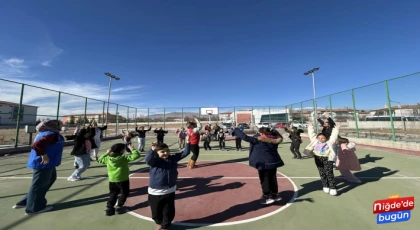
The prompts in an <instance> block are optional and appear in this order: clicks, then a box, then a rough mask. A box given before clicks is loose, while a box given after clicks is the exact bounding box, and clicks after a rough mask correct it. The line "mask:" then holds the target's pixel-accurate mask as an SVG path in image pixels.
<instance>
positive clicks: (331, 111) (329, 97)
mask: <svg viewBox="0 0 420 230" xmlns="http://www.w3.org/2000/svg"><path fill="white" fill-rule="evenodd" d="M328 99H329V100H330V114H331V116H332V119H333V120H334V114H333V110H332V101H331V94H330V95H328Z"/></svg>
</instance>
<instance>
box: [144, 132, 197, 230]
mask: <svg viewBox="0 0 420 230" xmlns="http://www.w3.org/2000/svg"><path fill="white" fill-rule="evenodd" d="M185 141H186V145H185V149H184V151H183V152H181V153H176V154H173V155H170V154H169V147H168V146H167V145H166V144H157V145H156V144H155V143H153V144H152V148H151V149H150V150H149V151H148V152H147V154H146V157H145V161H146V163H147V164H148V165H149V166H150V172H149V175H150V180H149V188H148V193H149V197H148V202H149V205H150V209H151V211H152V219H153V220H154V221H155V223H156V224H157V225H158V227H157V229H162V230H163V229H169V227H170V226H171V222H172V220H173V219H174V217H175V191H176V181H177V179H178V170H177V166H178V162H179V161H180V160H182V159H183V158H185V157H187V156H188V155H189V154H190V144H189V136H187V137H186V140H185Z"/></svg>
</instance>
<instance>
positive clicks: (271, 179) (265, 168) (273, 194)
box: [232, 127, 284, 204]
mask: <svg viewBox="0 0 420 230" xmlns="http://www.w3.org/2000/svg"><path fill="white" fill-rule="evenodd" d="M232 135H234V136H236V137H239V138H241V139H242V140H244V141H246V142H249V143H250V146H249V147H250V150H249V165H250V166H252V167H254V168H256V169H257V170H258V175H259V177H260V182H261V189H262V193H263V196H262V197H261V204H271V203H274V202H275V201H279V200H281V198H280V196H279V195H278V185H277V168H279V167H282V166H283V165H284V162H283V160H282V159H281V157H280V155H279V152H278V151H277V149H278V146H279V144H280V143H281V142H282V141H283V137H282V136H281V134H280V133H279V132H277V131H276V130H273V131H271V130H270V129H269V128H266V127H263V128H260V129H259V131H258V134H257V135H255V136H253V137H250V136H247V135H245V134H244V133H243V132H242V131H241V130H240V129H239V128H236V129H235V130H234V131H233V133H232Z"/></svg>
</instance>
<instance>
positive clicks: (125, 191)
mask: <svg viewBox="0 0 420 230" xmlns="http://www.w3.org/2000/svg"><path fill="white" fill-rule="evenodd" d="M125 147H126V146H125V145H124V144H121V143H120V144H114V145H113V146H112V147H111V149H109V150H108V151H107V152H106V153H105V154H103V155H101V157H99V159H98V163H99V164H103V165H106V167H107V169H108V178H109V200H108V203H107V205H106V210H105V215H107V216H112V215H114V214H115V212H117V214H123V213H124V208H123V206H124V203H125V201H126V200H127V197H128V195H129V194H130V180H129V174H130V170H129V168H128V162H131V161H135V160H137V159H139V158H140V153H139V152H138V151H137V150H136V149H134V148H133V146H132V145H128V148H129V149H130V150H131V155H125V154H124V153H125ZM120 193H121V195H120V197H119V199H118V203H117V197H118V194H120ZM115 203H117V208H116V209H115V208H114V206H115Z"/></svg>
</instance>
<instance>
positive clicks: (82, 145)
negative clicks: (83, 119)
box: [66, 128, 92, 181]
mask: <svg viewBox="0 0 420 230" xmlns="http://www.w3.org/2000/svg"><path fill="white" fill-rule="evenodd" d="M66 139H67V140H73V139H74V146H73V150H72V151H71V155H73V156H74V158H75V165H76V166H75V167H76V170H75V171H74V172H73V174H71V176H70V177H69V178H67V180H68V181H79V180H81V179H82V173H83V172H85V171H86V169H87V168H88V167H89V166H90V149H91V148H92V145H91V140H90V139H91V136H90V134H89V132H88V130H87V129H84V128H83V129H81V130H80V131H79V132H78V133H77V135H73V136H66Z"/></svg>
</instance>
